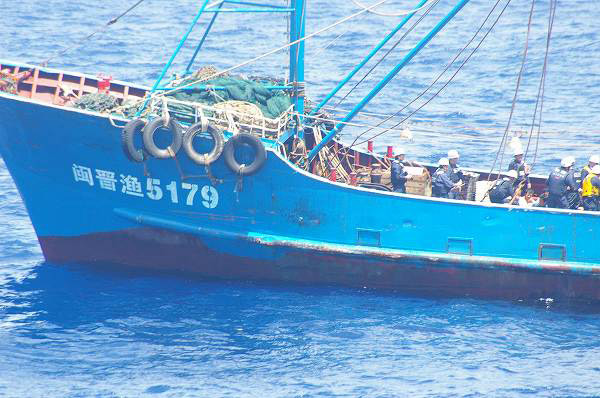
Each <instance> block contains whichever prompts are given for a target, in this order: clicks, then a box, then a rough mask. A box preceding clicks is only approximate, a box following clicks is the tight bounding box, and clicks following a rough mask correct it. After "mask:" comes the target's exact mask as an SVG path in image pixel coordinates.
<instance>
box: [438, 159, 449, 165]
mask: <svg viewBox="0 0 600 398" xmlns="http://www.w3.org/2000/svg"><path fill="white" fill-rule="evenodd" d="M438 165H440V166H449V165H450V162H448V158H441V159H440V161H439V162H438Z"/></svg>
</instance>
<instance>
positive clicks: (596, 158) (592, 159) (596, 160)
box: [589, 155, 600, 164]
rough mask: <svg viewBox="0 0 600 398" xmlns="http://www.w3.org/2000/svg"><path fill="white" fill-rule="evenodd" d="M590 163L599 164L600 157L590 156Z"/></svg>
mask: <svg viewBox="0 0 600 398" xmlns="http://www.w3.org/2000/svg"><path fill="white" fill-rule="evenodd" d="M589 161H590V162H592V163H596V164H599V163H600V156H598V155H592V156H590V160H589Z"/></svg>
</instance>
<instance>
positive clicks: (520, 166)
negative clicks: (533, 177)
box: [508, 149, 531, 189]
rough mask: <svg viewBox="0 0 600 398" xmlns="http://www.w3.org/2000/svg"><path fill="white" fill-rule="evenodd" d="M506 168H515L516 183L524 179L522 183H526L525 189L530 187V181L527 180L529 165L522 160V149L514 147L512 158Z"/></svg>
mask: <svg viewBox="0 0 600 398" xmlns="http://www.w3.org/2000/svg"><path fill="white" fill-rule="evenodd" d="M508 170H509V171H510V170H515V171H516V172H517V173H518V175H519V176H518V178H517V181H516V184H520V183H521V182H523V181H524V184H526V185H527V187H526V188H527V189H529V188H531V182H530V181H529V171H530V167H529V165H528V164H527V163H525V162H524V161H523V150H522V149H516V150H515V152H514V158H513V160H512V161H511V162H510V164H509V165H508Z"/></svg>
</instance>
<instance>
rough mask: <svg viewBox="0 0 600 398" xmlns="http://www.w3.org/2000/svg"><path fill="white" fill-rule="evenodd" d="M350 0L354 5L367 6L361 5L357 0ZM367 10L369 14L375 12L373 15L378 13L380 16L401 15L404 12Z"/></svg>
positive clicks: (364, 7)
mask: <svg viewBox="0 0 600 398" xmlns="http://www.w3.org/2000/svg"><path fill="white" fill-rule="evenodd" d="M352 2H353V3H354V5H355V6H357V7H360V8H362V9H367V8H368V7H367V6H365V5H363V4H362V3H360V2H358V1H357V0H352ZM367 12H369V13H371V14H375V15H380V16H382V17H401V16H403V15H404V14H399V13H391V12H381V11H375V10H374V9H373V10H371V9H369V10H367Z"/></svg>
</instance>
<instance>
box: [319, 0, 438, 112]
mask: <svg viewBox="0 0 600 398" xmlns="http://www.w3.org/2000/svg"><path fill="white" fill-rule="evenodd" d="M427 1H429V0H421V1H420V2H419V4H417V6H416V7H415V9H418V8H421V7H422V6H423V4H425V3H427ZM415 12H416V11H415ZM415 12H412V13H410V14H408V15H407V16H406V17H404V19H403V20H402V21H401V22H400V23H399V24H398V25H397V26H396V27H395V28H394V29H393V30H392V31H391V32H390V33H388V35H387V36H386V37H385V38H384V39H383V40H382V41H381V42H380V43H379V44H377V46H375V47H374V48H373V49H372V50H371V52H370V53H369V54H367V56H366V57H365V58H364V59H363V60H362V61H361V62H360V63H359V64H358V65H356V66H355V67H354V69H352V71H351V72H350V73H348V75H347V76H346V77H345V78H344V80H342V81H341V82H340V83H339V84H338V85H337V86H336V87H335V88H334V89H333V90H331V92H330V93H329V94H327V96H326V97H325V98H324V99H323V100H322V101H321V102H320V103H319V104H318V105H317V106H315V107H314V109H313V110H312V111H311V112H310V114H311V115H315V114H316V113H317V112H319V110H321V108H322V107H323V106H324V105H325V104H326V103H327V102H329V100H330V99H331V98H333V96H334V95H336V94H337V92H338V91H340V89H341V88H342V87H344V86H345V85H346V83H348V81H350V79H352V78H353V77H354V75H356V73H357V72H358V71H359V70H360V69H361V68H362V67H363V66H365V64H366V63H367V62H369V61H370V60H371V58H373V56H374V55H375V54H376V53H377V52H378V51H379V50H381V47H383V46H385V45H386V43H387V42H388V41H390V39H391V38H392V37H394V35H395V34H396V33H398V31H399V30H400V29H402V27H404V25H406V23H407V22H408V21H409V20H410V19H411V18H412V17H413V15H415Z"/></svg>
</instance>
